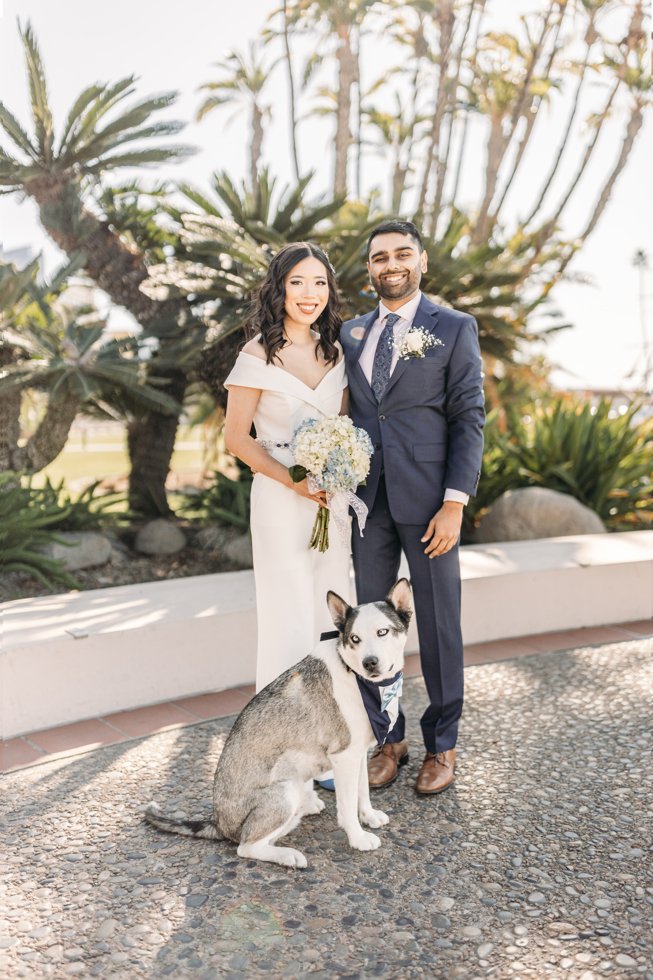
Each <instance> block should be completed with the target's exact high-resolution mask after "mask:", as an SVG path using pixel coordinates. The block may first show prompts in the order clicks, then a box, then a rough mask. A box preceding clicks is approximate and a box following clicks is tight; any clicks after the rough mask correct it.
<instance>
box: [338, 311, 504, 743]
mask: <svg viewBox="0 0 653 980" xmlns="http://www.w3.org/2000/svg"><path fill="white" fill-rule="evenodd" d="M377 317H378V311H377V310H374V311H372V312H371V313H369V314H367V315H366V316H363V317H358V318H356V319H354V320H349V321H347V322H346V323H345V324H343V327H342V332H341V335H340V339H341V342H342V345H343V348H344V352H345V359H346V366H347V375H348V379H349V399H350V413H351V416H352V418H353V421H354V424H355V425H357V426H361V427H362V428H363V429H366V430H367V432H368V433H369V434H370V437H371V439H372V443H373V445H374V455H373V457H372V463H371V469H370V473H369V476H368V478H367V481H366V484H365V485H364V486H361V487H359V488H358V491H357V492H358V495H359V496H360V497H361V499H362V500H363V501H364V502H365V503H366V504H367V507H368V508H369V516H368V520H367V526H366V528H365V534H364V536H363V537H362V538H361V537H360V535H359V534H358V530H357V529H356V528H354V532H353V536H352V544H353V554H354V571H355V574H356V588H357V594H358V601H359V602H374V601H376V600H378V599H381V598H383V597H384V596H385V595H386V594H387V592H388V590H389V589H390V587H391V586H392V585H393V584H394V582H395V581H396V579H397V575H398V571H399V561H400V557H401V551H402V550H403V551H404V553H405V555H406V558H407V560H408V565H409V568H410V576H411V581H412V586H413V595H414V601H415V613H416V618H417V631H418V635H419V644H420V657H421V662H422V672H423V675H424V680H425V683H426V688H427V691H428V695H429V701H430V704H429V706H428V708H427V709H426V711H425V713H424V715H423V716H422V719H421V725H422V733H423V736H424V743H425V745H426V749H427V751H429V752H444V751H446V750H447V749H452V748H453V747H454V746H455V744H456V738H457V734H458V721H459V718H460V715H461V713H462V706H463V645H462V634H461V626H460V567H459V559H458V546H457V545H456V546H455V547H454V548H452V549H451V551H449V552H447V553H446V554H445V555H441V556H440V557H437V558H433V559H429V558H427V557H426V555H425V554H424V548H425V547H426V545H425V544H423V543H421V541H420V538H421V537H422V536H423V534H424V532H425V531H426V527H427V524H428V522H429V521H430V520H431V518H432V517H433V516H434V514H435V513H436V512H437V511H438V510H439V509H440V507H441V506H442V501H443V496H444V491H445V489H447V488H449V489H452V490H461V491H463V492H464V493H467V494H470V495H473V494H474V493H475V492H476V488H477V486H478V480H479V475H480V470H481V459H482V453H483V424H484V421H485V413H484V409H483V404H484V403H483V390H482V365H481V354H480V349H479V345H478V331H477V327H476V321H475V320H474V318H473V317H471V316H468V315H467V314H465V313H459V312H458V311H457V310H450V309H446V308H444V307H441V306H436V305H435V304H434V303H432V302H431V301H430V300H429V299H427V298H426V297H425V296H423V297H422V299H421V301H420V304H419V307H418V309H417V313H416V315H415V318H414V320H413V324H412V326H413V327H421V328H422V329H424V330H426V331H428V332H429V333H432V334H433V336H434V337H437V338H439V340H440V341H441V342H442V344H441V345H438V346H435V347H432V348H430V349H429V350H427V351H426V353H425V356H424V357H411V358H400V359H399V360H398V361H397V364H396V366H395V369H394V371H393V372H392V374H391V376H390V380H389V382H388V385H387V387H386V389H385V392H384V394H383V396H382V398H381V401H380V402H378V403H377V401H376V398H375V396H374V392H373V391H372V389H371V387H370V385H369V383H368V381H367V379H366V377H365V375H364V373H363V370H362V368H361V366H360V364H359V360H360V356H361V353H362V351H363V347H364V345H365V342H366V340H367V337H368V335H369V332H370V328H371V327H372V325H373V323H374V322H375V321H376V319H377ZM404 730H405V721H404V718H403V715H401V716H400V718H399V719H398V720H397V723H396V725H395V727H394V729H393V731H392V732H391V735H390V739H389V740H390V741H395V742H398V741H401V740H402V739H403V738H404Z"/></svg>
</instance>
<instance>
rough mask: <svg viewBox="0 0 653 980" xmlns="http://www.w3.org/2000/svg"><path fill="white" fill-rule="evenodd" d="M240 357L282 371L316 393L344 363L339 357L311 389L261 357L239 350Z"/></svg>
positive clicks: (294, 376)
mask: <svg viewBox="0 0 653 980" xmlns="http://www.w3.org/2000/svg"><path fill="white" fill-rule="evenodd" d="M240 356H241V357H242V356H244V357H253V358H254V360H255V361H260V362H261V363H262V364H263V366H264V367H267V368H274V369H275V370H276V371H282V372H283V373H284V374H287V375H288V377H289V378H294V379H295V381H299V383H300V385H303V386H304V388H308V390H309V391H317V389H318V388H319V387H320V385H321V384H323V383H324V382H325V381H326V379H327V378H328V377H329V375H330V374H332V373H333V372H334V371H335V369H336V368H337V367H339V366H340V365H341V364H342V362H343V361H344V355H343V357H341V358H340V360H339V361H337V362H336V363H335V364H334V365H333V366H332V367H330V368H329V370H328V371H327V372H326V374H324V375H323V376H322V377H321V378H320V380H319V381H318V383H317V384H316V386H315V387H314V388H311V386H310V385H307V384H306V382H305V381H302V379H301V378H298V377H297V375H296V374H293V373H292V371H286V369H285V368H282V367H279V365H278V364H268V363H267V362H266V361H265V360H264V359H263V358H262V357H257V356H256V354H250V353H248V352H247V351H246V350H241V352H240Z"/></svg>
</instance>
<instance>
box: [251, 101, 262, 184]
mask: <svg viewBox="0 0 653 980" xmlns="http://www.w3.org/2000/svg"><path fill="white" fill-rule="evenodd" d="M262 150H263V113H262V112H261V110H260V109H259V107H258V105H257V104H256V102H255V103H254V105H253V106H252V140H251V143H250V146H249V182H250V185H251V190H252V194H254V195H256V188H257V185H258V172H259V163H260V160H261V152H262Z"/></svg>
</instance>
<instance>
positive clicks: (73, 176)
mask: <svg viewBox="0 0 653 980" xmlns="http://www.w3.org/2000/svg"><path fill="white" fill-rule="evenodd" d="M21 37H22V41H23V45H24V48H25V57H26V63H27V74H28V83H29V90H30V96H31V107H32V117H33V130H32V133H31V134H29V133H28V132H27V131H26V130H25V129H24V128H23V127H22V126H21V124H20V122H19V121H18V119H17V118H16V117H15V116H14V115H13V114H12V113H11V112H10V110H9V109H8V108H7V107H6V106H5V105H4V104H3V103H0V134H3V135H4V136H5V138H6V139H7V141H8V145H9V146H11V151H10V150H9V149H5V148H4V147H0V189H2V190H3V192H4V193H12V192H13V193H19V194H25V195H26V196H27V197H30V198H32V200H34V201H35V202H36V204H37V206H38V209H39V215H40V219H41V222H42V224H43V227H44V228H45V229H46V231H47V232H48V234H49V235H50V237H51V238H52V240H53V241H54V242H55V243H56V244H57V245H58V246H59V248H61V249H62V251H63V252H65V253H66V254H67V255H68V256H69V257H72V256H75V255H78V254H79V255H81V256H82V262H83V266H84V268H85V270H86V272H87V273H88V275H89V276H90V278H91V279H92V280H93V281H94V282H95V283H96V284H97V285H98V286H99V287H100V288H101V289H103V290H104V291H105V292H106V293H107V294H108V295H109V297H110V298H111V300H112V301H113V302H114V303H115V304H116V305H118V306H122V307H124V308H125V309H126V310H128V311H129V312H130V313H131V314H132V316H134V318H135V319H136V321H137V322H138V323H139V324H140V326H141V327H142V328H143V330H144V331H145V332H146V333H147V332H148V331H151V332H153V333H154V334H155V335H156V336H157V337H158V338H159V339H160V341H161V354H160V357H159V361H158V363H159V365H160V368H161V370H160V373H161V375H162V376H163V377H165V380H166V384H167V392H168V394H169V395H170V397H171V398H172V399H173V400H174V401H175V402H177V403H178V404H181V402H182V400H183V396H184V391H185V387H186V376H185V373H184V371H183V370H180V368H179V367H178V365H177V364H175V358H174V357H173V356H170V357H168V358H167V359H166V358H165V356H164V355H165V351H166V348H167V347H168V346H170V345H171V344H172V343H173V341H174V339H175V338H176V336H177V335H178V334H179V331H180V329H181V328H184V330H185V331H187V330H188V325H189V324H191V323H192V316H191V314H190V310H189V304H188V302H187V301H186V300H185V299H184V300H183V301H179V300H177V301H174V302H169V303H159V302H156V301H152V300H151V299H150V298H149V297H148V296H146V295H145V294H144V293H143V292H142V291H141V289H140V285H141V283H142V282H143V281H144V280H145V279H146V278H147V275H148V272H147V261H146V256H145V255H144V254H143V252H142V251H141V250H140V249H139V248H138V247H135V246H134V244H133V243H132V242H129V241H126V240H125V239H123V237H122V236H121V234H120V233H119V231H118V230H117V229H116V228H115V227H113V226H112V225H111V224H110V223H109V221H108V220H107V219H106V216H105V215H103V214H102V212H101V210H100V208H99V207H98V206H97V198H95V199H94V193H95V192H96V189H97V187H98V183H99V179H100V178H101V177H103V176H104V175H106V174H109V173H113V172H115V171H116V170H119V169H121V168H125V167H141V166H145V165H148V164H157V163H162V162H166V161H174V160H179V159H181V158H182V157H184V156H185V155H186V154H187V153H189V152H190V151H189V149H188V148H187V147H183V146H178V145H169V144H165V145H164V144H161V143H160V142H159V138H161V137H168V136H170V135H172V134H174V133H176V132H178V130H179V129H180V128H181V124H180V123H178V122H174V121H159V122H153V121H152V119H151V117H152V115H153V114H155V113H157V112H159V111H161V110H163V109H166V108H167V107H168V106H170V105H171V104H172V102H173V101H174V98H175V95H174V93H166V94H163V95H159V96H155V97H152V98H148V99H144V100H141V101H137V102H135V103H132V104H130V105H129V106H127V107H125V105H124V104H125V100H127V99H128V98H129V97H130V96H131V95H132V94H133V93H134V90H135V89H134V78H133V76H129V77H128V78H123V79H121V80H120V81H119V82H116V83H114V84H94V85H90V86H88V87H87V88H85V89H84V90H83V91H82V92H81V93H80V95H79V96H78V97H77V99H75V102H74V103H73V105H72V106H71V108H70V111H69V113H68V116H67V118H66V120H65V122H64V125H63V127H62V129H61V130H60V132H59V134H58V135H57V134H56V133H55V123H54V119H53V115H52V110H51V108H50V102H49V96H48V90H47V85H46V79H45V73H44V69H43V63H42V60H41V56H40V52H39V49H38V45H37V43H36V39H35V37H34V33H33V31H32V29H31V27H30V26H29V25H28V26H27V27H26V28H25V29H24V30H22V29H21ZM164 365H165V370H164ZM177 425H178V417H177V416H176V415H175V414H166V415H164V414H162V413H161V412H159V411H157V410H155V411H151V410H141V411H139V413H138V415H136V416H135V417H134V418H133V419H132V421H131V422H130V428H129V433H128V435H129V445H130V455H131V474H130V492H129V497H130V506H131V507H132V509H134V510H136V511H141V512H144V513H167V512H168V505H167V501H166V497H165V478H166V475H167V472H168V468H169V463H170V457H171V455H172V451H173V448H174V443H175V436H176V432H177ZM154 447H156V452H157V458H156V459H154V458H153V452H154Z"/></svg>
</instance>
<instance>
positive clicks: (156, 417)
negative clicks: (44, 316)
mask: <svg viewBox="0 0 653 980" xmlns="http://www.w3.org/2000/svg"><path fill="white" fill-rule="evenodd" d="M25 193H26V194H27V195H28V196H29V197H32V198H33V199H34V200H35V201H36V203H37V204H38V206H39V211H40V215H41V221H42V223H43V226H44V228H45V229H46V231H47V232H48V234H49V235H50V237H51V238H52V240H53V241H54V242H55V244H57V245H58V246H59V248H61V249H62V251H64V252H65V253H66V254H67V255H69V256H70V255H72V254H73V253H75V252H78V251H80V250H82V251H83V252H84V253H85V262H84V267H85V269H86V271H87V273H88V274H89V276H90V277H91V279H93V281H94V282H95V283H96V285H97V286H99V287H100V289H103V290H104V291H105V292H106V293H107V294H108V295H109V296H110V297H111V299H112V301H113V302H114V303H116V304H117V305H118V306H122V307H124V308H125V309H126V310H128V311H129V312H130V313H131V314H132V316H134V317H135V319H136V320H137V321H138V323H139V324H140V325H141V326H142V327H144V328H146V327H147V326H148V325H149V324H151V323H153V322H155V321H159V322H161V321H165V320H169V322H171V323H179V322H180V318H181V317H182V314H185V313H187V310H188V307H187V304H186V301H185V300H167V301H165V302H155V301H154V300H151V299H149V297H147V296H146V295H145V293H143V292H141V290H140V288H139V286H140V284H141V283H142V282H143V280H144V279H146V278H147V276H148V271H147V267H146V265H145V261H144V258H143V255H142V254H141V253H140V252H139V251H137V250H135V249H134V250H132V249H130V248H129V247H128V246H126V245H125V244H124V243H123V242H122V241H121V240H120V238H119V237H118V235H117V234H116V233H115V232H114V231H113V230H112V229H111V228H110V226H109V224H108V222H106V221H101V220H100V219H99V218H97V217H96V216H95V215H94V214H92V213H91V212H90V211H88V210H87V209H86V208H84V207H83V205H82V203H81V199H80V196H79V190H78V187H77V186H76V184H75V183H74V181H73V180H72V179H71V178H70V177H69V176H67V175H65V174H64V175H61V174H57V175H50V176H47V177H39V178H37V179H35V180H32V181H29V182H27V183H26V184H25ZM153 363H155V362H153ZM157 373H158V374H159V376H160V377H162V378H163V379H164V380H166V381H167V382H168V384H167V387H166V389H165V390H166V392H167V393H168V394H170V395H172V396H173V397H175V398H177V399H178V400H179V401H180V402H181V400H182V399H183V395H184V390H185V379H184V377H183V374H182V373H181V372H180V371H179V370H170V371H167V370H163V369H162V370H160V371H158V372H157ZM178 424H179V418H178V416H177V415H175V414H172V415H163V414H162V413H160V412H155V411H145V410H144V411H143V413H142V415H141V416H140V418H139V421H138V431H139V433H140V434H141V436H142V442H141V443H138V442H137V441H136V440H134V439H130V440H129V451H130V462H131V473H130V477H129V480H130V490H129V495H130V505H131V506H132V507H134V509H138V510H139V511H140V512H143V513H147V514H158V513H169V508H168V505H167V503H166V502H165V482H166V477H167V475H168V470H169V468H170V458H171V456H172V449H173V447H174V442H175V436H176V432H177V426H178ZM159 444H160V445H161V446H164V447H167V448H169V452H168V454H167V456H165V455H164V454H163V453H162V452H161V451H160V450H157V455H156V460H157V465H158V469H157V470H156V473H155V471H154V468H153V465H152V464H151V463H150V462H149V457H150V455H151V447H152V446H154V445H157V446H158V445H159ZM145 470H146V471H147V473H148V481H149V483H150V485H151V486H150V490H149V491H148V493H147V494H146V495H145V496H144V495H143V493H142V492H141V474H142V473H143V472H144V471H145ZM155 485H156V486H155ZM155 500H156V501H158V503H157V506H156V508H154V507H153V506H151V505H150V506H146V507H145V509H144V510H143V509H142V507H141V502H142V503H144V504H145V505H147V501H150V502H153V501H155ZM137 504H138V507H136V505H137Z"/></svg>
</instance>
